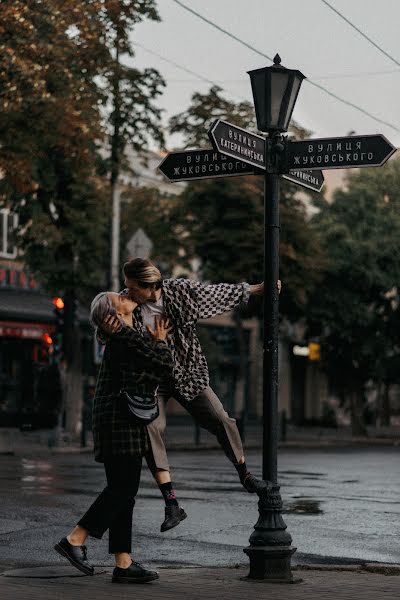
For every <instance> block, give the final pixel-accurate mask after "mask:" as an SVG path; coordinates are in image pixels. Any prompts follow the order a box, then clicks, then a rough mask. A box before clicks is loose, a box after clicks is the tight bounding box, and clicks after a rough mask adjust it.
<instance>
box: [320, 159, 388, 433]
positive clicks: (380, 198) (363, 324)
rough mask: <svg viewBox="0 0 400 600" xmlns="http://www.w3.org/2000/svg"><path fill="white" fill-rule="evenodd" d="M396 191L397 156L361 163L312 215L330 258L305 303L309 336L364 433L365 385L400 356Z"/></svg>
mask: <svg viewBox="0 0 400 600" xmlns="http://www.w3.org/2000/svg"><path fill="white" fill-rule="evenodd" d="M399 190H400V161H399V160H393V161H391V162H390V163H389V164H387V165H386V166H385V167H383V168H381V169H361V170H360V172H359V173H357V174H355V175H352V176H350V177H349V179H348V182H347V189H346V190H340V191H338V192H337V193H336V194H335V197H334V201H333V202H332V204H328V203H326V202H323V201H321V202H320V203H319V209H320V210H319V213H318V214H317V215H316V216H315V217H314V219H313V225H314V226H315V228H316V230H317V232H318V234H319V236H320V240H321V244H322V247H323V249H324V250H325V252H326V255H327V259H328V262H327V263H326V266H325V268H324V272H323V280H322V282H321V284H320V286H319V287H318V288H317V289H316V291H315V293H314V295H313V297H312V299H311V303H310V335H311V336H313V335H314V336H318V337H319V339H320V342H321V348H322V359H323V366H324V368H325V370H326V372H327V374H328V376H329V378H330V381H331V384H332V386H333V388H334V389H335V390H336V392H337V393H338V394H339V395H340V396H341V397H342V398H343V399H344V400H345V402H346V404H347V405H348V406H349V408H350V412H351V419H352V427H353V432H354V434H365V433H366V427H365V418H364V412H365V386H366V383H367V382H368V381H370V380H372V381H375V382H378V383H381V382H386V383H387V382H388V381H390V380H391V378H392V377H393V375H394V369H393V367H394V365H395V364H397V365H398V360H399V356H400V346H399V333H400V331H399V303H398V286H399V280H400V260H399V259H400V251H399V245H398V239H399V236H400V210H399V209H400V193H399ZM397 377H398V375H397V374H396V379H397ZM392 381H393V380H392Z"/></svg>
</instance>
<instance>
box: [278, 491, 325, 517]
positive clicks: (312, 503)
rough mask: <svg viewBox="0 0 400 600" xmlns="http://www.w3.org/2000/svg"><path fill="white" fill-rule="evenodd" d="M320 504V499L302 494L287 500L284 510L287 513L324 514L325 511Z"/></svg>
mask: <svg viewBox="0 0 400 600" xmlns="http://www.w3.org/2000/svg"><path fill="white" fill-rule="evenodd" d="M320 505H321V501H320V500H315V499H314V498H307V497H303V496H302V497H299V498H293V500H290V501H289V502H285V503H284V507H283V512H284V513H286V514H288V513H289V514H301V515H322V514H323V513H324V511H323V510H322V509H321V508H320Z"/></svg>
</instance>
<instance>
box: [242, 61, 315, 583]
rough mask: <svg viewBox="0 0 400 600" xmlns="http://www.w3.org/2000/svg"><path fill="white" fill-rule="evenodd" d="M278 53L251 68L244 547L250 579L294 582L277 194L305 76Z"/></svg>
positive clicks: (294, 549)
mask: <svg viewBox="0 0 400 600" xmlns="http://www.w3.org/2000/svg"><path fill="white" fill-rule="evenodd" d="M280 62H281V59H280V57H279V55H278V54H277V55H276V56H275V58H274V64H273V66H271V67H265V68H263V69H256V70H254V71H249V75H250V79H251V87H252V90H253V98H254V106H255V111H256V117H257V126H258V129H259V130H260V131H264V132H266V133H268V134H269V136H268V137H267V138H266V140H265V143H266V152H265V155H266V156H267V168H266V174H265V187H264V215H265V217H264V219H265V222H264V257H265V258H264V261H265V262H264V346H263V348H264V358H263V479H264V480H265V481H267V483H268V486H267V488H266V490H265V492H263V493H261V494H260V500H259V503H258V509H259V518H258V521H257V523H256V525H255V526H254V531H253V533H252V534H251V536H250V540H249V542H250V546H248V547H247V548H245V549H244V552H245V553H246V554H247V555H248V556H249V559H250V573H249V575H248V578H249V579H259V580H260V579H264V580H266V581H268V582H277V583H292V582H294V581H295V580H294V579H293V575H292V572H291V565H290V559H291V556H292V554H293V553H294V552H295V551H296V548H293V547H292V546H291V543H292V538H291V536H290V534H289V533H288V532H287V531H286V524H285V522H284V521H283V518H282V498H281V495H280V493H279V485H278V477H277V447H278V336H279V295H278V290H277V286H276V283H277V280H278V279H279V227H280V223H279V194H280V175H279V173H281V172H283V170H284V153H285V139H284V138H283V137H282V135H281V134H282V133H283V132H285V131H287V128H288V125H289V122H290V119H291V116H292V112H293V108H294V105H295V102H296V99H297V95H298V93H299V90H300V86H301V82H302V81H303V79H304V75H303V74H302V73H300V71H297V70H291V69H286V68H285V67H282V66H281V64H280Z"/></svg>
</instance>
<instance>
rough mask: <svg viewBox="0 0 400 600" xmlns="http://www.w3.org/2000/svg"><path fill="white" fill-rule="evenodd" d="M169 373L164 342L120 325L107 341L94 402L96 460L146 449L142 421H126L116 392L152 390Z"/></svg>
mask: <svg viewBox="0 0 400 600" xmlns="http://www.w3.org/2000/svg"><path fill="white" fill-rule="evenodd" d="M171 374H172V355H171V351H170V350H169V348H168V346H167V344H165V343H164V342H158V341H155V340H153V339H152V338H151V339H150V338H149V337H148V336H146V337H144V336H142V335H141V334H140V333H138V332H137V331H135V330H133V329H131V328H129V327H123V329H122V331H120V332H119V333H116V334H114V335H112V336H111V338H110V339H109V341H108V342H107V343H106V347H105V350H104V355H103V360H102V363H101V366H100V371H99V375H98V379H97V385H96V393H95V397H94V403H93V438H94V453H95V460H96V461H98V462H104V460H105V459H107V458H110V457H112V456H119V455H129V456H143V455H144V454H145V453H146V451H147V450H148V440H147V431H146V426H145V425H140V424H134V423H132V422H130V421H129V419H128V415H127V413H126V412H125V410H124V406H123V405H122V404H121V401H120V400H118V399H117V398H116V394H115V392H118V391H119V390H120V389H121V388H122V387H124V388H126V389H128V390H129V391H131V392H135V391H136V392H137V393H146V392H153V391H154V390H155V388H156V386H157V385H158V383H159V382H160V381H161V380H165V378H168V377H169V376H171Z"/></svg>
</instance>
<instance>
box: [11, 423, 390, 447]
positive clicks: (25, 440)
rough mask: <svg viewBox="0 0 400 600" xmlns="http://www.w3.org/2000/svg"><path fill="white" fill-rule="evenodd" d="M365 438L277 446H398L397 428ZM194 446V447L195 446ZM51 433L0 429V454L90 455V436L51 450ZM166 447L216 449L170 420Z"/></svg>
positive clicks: (326, 433)
mask: <svg viewBox="0 0 400 600" xmlns="http://www.w3.org/2000/svg"><path fill="white" fill-rule="evenodd" d="M368 433H369V435H368V437H366V438H364V437H363V438H356V437H353V436H352V434H351V430H350V428H338V429H334V428H324V427H294V426H288V428H287V434H286V439H285V441H283V440H282V441H280V442H279V447H280V448H310V449H311V448H332V447H336V448H339V447H342V448H344V447H371V446H399V447H400V427H391V428H385V429H383V428H380V429H377V428H372V427H371V428H369V432H368ZM197 442H198V443H197ZM53 444H54V432H53V431H52V430H39V431H31V432H21V431H20V430H19V429H7V428H4V429H3V428H0V454H21V453H31V452H32V453H44V454H45V453H60V452H61V453H63V452H66V453H68V452H71V453H73V452H92V448H93V444H92V436H91V433H90V432H88V433H87V444H86V446H85V447H84V448H81V446H80V445H79V444H77V443H71V442H68V441H67V440H65V441H64V442H63V443H62V445H61V446H59V447H54V445H53ZM244 446H245V448H246V449H248V450H251V449H260V448H262V426H261V423H249V424H247V425H246V429H245V435H244ZM167 447H168V449H169V450H180V451H185V450H188V451H193V450H205V449H218V448H219V445H218V442H217V441H216V438H215V437H214V436H213V435H211V434H210V433H208V432H207V431H205V430H201V431H200V435H199V437H198V439H197V440H196V430H195V427H194V425H193V424H192V423H191V422H188V423H176V422H174V421H173V420H172V422H170V423H169V424H168V427H167Z"/></svg>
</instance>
